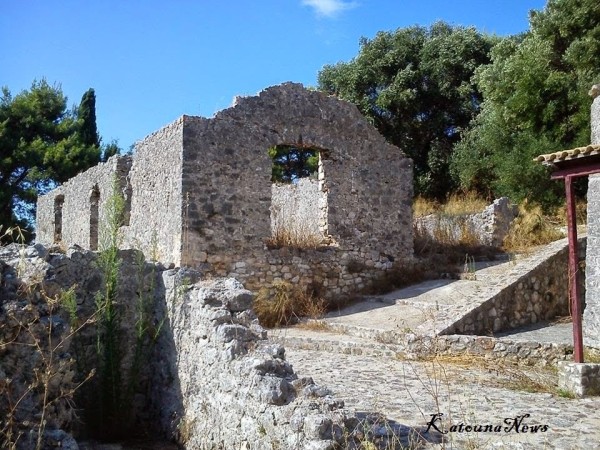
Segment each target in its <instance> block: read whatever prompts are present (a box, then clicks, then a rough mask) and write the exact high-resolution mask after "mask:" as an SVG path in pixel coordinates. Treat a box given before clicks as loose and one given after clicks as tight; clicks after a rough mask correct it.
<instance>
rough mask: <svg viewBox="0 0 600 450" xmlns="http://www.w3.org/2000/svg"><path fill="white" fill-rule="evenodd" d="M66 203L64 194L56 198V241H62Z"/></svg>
mask: <svg viewBox="0 0 600 450" xmlns="http://www.w3.org/2000/svg"><path fill="white" fill-rule="evenodd" d="M64 203H65V196H64V195H57V196H56V197H55V198H54V243H55V244H58V243H59V242H62V211H63V205H64Z"/></svg>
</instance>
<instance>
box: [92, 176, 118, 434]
mask: <svg viewBox="0 0 600 450" xmlns="http://www.w3.org/2000/svg"><path fill="white" fill-rule="evenodd" d="M124 209H125V201H124V199H123V196H122V195H121V193H120V192H119V189H118V184H117V182H116V180H114V182H113V189H112V193H111V195H110V197H109V198H108V199H107V201H106V206H105V214H104V217H103V219H104V220H103V222H102V226H101V228H100V253H99V255H98V267H99V269H100V271H101V273H102V275H103V285H102V289H101V290H100V291H99V292H98V293H97V294H96V311H97V312H98V313H99V314H98V324H97V342H96V351H97V354H98V361H99V373H100V380H101V381H100V382H101V393H102V395H101V399H100V404H99V409H100V414H99V418H100V420H101V421H102V423H101V424H100V429H102V428H104V427H108V428H107V429H113V430H114V429H116V428H118V427H116V425H117V424H118V423H119V420H118V417H119V415H120V411H122V407H123V403H122V400H123V398H122V379H121V359H122V354H121V350H120V342H121V336H120V322H121V317H120V311H119V308H118V304H117V292H118V284H119V270H120V267H121V259H120V258H119V245H120V243H121V242H120V233H119V229H120V227H121V225H122V223H123V212H124Z"/></svg>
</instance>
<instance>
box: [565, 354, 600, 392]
mask: <svg viewBox="0 0 600 450" xmlns="http://www.w3.org/2000/svg"><path fill="white" fill-rule="evenodd" d="M558 388H559V389H561V390H564V391H566V392H569V393H571V394H573V395H575V396H577V397H585V396H598V395H600V364H594V363H575V362H570V361H560V362H559V363H558Z"/></svg>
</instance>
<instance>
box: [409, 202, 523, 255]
mask: <svg viewBox="0 0 600 450" xmlns="http://www.w3.org/2000/svg"><path fill="white" fill-rule="evenodd" d="M516 216H517V208H516V205H512V204H511V203H510V200H509V199H508V198H507V197H501V198H499V199H496V200H494V201H493V203H492V204H491V205H489V206H487V207H486V208H485V209H484V210H483V211H481V212H479V213H476V214H465V215H461V216H446V215H439V214H430V215H428V216H425V217H420V218H418V219H415V225H416V226H417V227H418V229H419V230H420V232H421V233H426V234H427V235H429V236H430V237H432V238H436V237H437V236H439V235H440V234H441V235H442V236H447V237H448V238H449V239H452V240H453V241H456V242H458V241H461V240H472V239H476V240H477V241H478V242H479V243H480V244H482V245H489V246H492V247H500V246H501V245H502V243H503V241H504V238H505V237H506V236H507V235H508V232H509V230H510V225H511V223H512V221H513V220H514V219H515V217H516Z"/></svg>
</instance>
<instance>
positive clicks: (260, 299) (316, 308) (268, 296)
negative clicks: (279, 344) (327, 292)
mask: <svg viewBox="0 0 600 450" xmlns="http://www.w3.org/2000/svg"><path fill="white" fill-rule="evenodd" d="M326 305H327V303H326V301H325V300H324V299H322V298H318V297H315V296H313V295H312V294H309V293H307V292H306V291H304V290H302V289H301V288H299V287H298V286H296V285H293V284H291V283H289V282H287V281H275V282H274V283H273V284H272V285H271V286H270V287H265V288H262V289H261V290H260V291H258V294H257V295H256V297H255V298H254V303H253V307H254V311H255V312H256V315H257V316H258V320H259V321H260V323H261V325H263V326H265V327H270V328H271V327H278V326H282V325H291V324H294V323H296V322H298V320H299V319H301V318H303V317H309V318H311V319H319V318H321V317H323V316H324V315H325V311H326Z"/></svg>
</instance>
